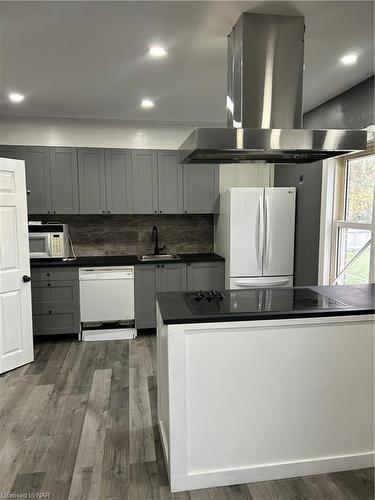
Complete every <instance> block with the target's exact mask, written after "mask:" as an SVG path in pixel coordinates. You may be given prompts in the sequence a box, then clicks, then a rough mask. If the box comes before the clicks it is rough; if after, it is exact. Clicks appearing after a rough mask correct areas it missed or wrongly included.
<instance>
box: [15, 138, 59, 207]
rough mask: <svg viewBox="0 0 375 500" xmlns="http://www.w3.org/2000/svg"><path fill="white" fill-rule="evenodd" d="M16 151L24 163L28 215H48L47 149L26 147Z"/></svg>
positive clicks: (49, 173)
mask: <svg viewBox="0 0 375 500" xmlns="http://www.w3.org/2000/svg"><path fill="white" fill-rule="evenodd" d="M17 150H18V152H17V155H18V157H19V158H21V159H22V160H24V161H25V172H26V189H27V192H28V196H27V208H28V212H29V214H50V213H51V211H52V205H51V170H50V163H49V148H47V147H39V146H26V147H20V148H17Z"/></svg>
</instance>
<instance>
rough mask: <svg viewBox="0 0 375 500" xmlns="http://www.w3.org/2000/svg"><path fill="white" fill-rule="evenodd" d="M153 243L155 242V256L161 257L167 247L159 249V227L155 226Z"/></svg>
mask: <svg viewBox="0 0 375 500" xmlns="http://www.w3.org/2000/svg"><path fill="white" fill-rule="evenodd" d="M151 241H155V248H154V254H155V255H160V252H162V251H163V250H164V248H165V245H164V246H163V247H159V234H158V228H157V226H154V227H153V228H152V233H151Z"/></svg>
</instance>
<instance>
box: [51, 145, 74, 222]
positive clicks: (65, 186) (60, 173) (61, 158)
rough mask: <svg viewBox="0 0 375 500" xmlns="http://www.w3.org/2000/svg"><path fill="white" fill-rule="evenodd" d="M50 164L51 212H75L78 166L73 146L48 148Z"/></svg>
mask: <svg viewBox="0 0 375 500" xmlns="http://www.w3.org/2000/svg"><path fill="white" fill-rule="evenodd" d="M49 153H50V165H51V194H52V212H53V213H54V214H77V213H78V212H79V199H78V166H77V150H76V149H75V148H65V147H53V148H49Z"/></svg>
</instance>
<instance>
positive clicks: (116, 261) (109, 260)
mask: <svg viewBox="0 0 375 500" xmlns="http://www.w3.org/2000/svg"><path fill="white" fill-rule="evenodd" d="M178 256H179V257H180V258H179V259H178V260H162V259H160V260H158V261H157V262H156V261H141V260H139V259H138V257H137V255H94V256H90V257H77V258H76V259H72V260H66V261H63V260H61V259H31V260H30V267H31V269H33V268H37V267H94V266H95V267H96V266H100V267H102V266H135V265H142V266H143V265H148V264H167V263H168V262H170V263H176V262H177V263H178V262H181V263H188V262H215V261H222V260H224V257H221V255H218V254H216V253H183V254H178Z"/></svg>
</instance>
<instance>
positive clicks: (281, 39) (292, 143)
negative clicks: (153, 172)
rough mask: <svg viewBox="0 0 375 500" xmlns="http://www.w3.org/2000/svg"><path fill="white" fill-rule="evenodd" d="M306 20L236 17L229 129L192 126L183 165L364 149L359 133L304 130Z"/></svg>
mask: <svg viewBox="0 0 375 500" xmlns="http://www.w3.org/2000/svg"><path fill="white" fill-rule="evenodd" d="M304 31H305V26H304V18H303V17H292V16H273V15H265V14H252V13H245V14H242V15H241V17H240V18H239V19H238V21H237V23H236V24H235V26H234V28H233V30H232V32H231V33H230V35H229V36H228V73H227V128H197V129H195V130H194V131H193V132H192V133H191V134H190V135H189V137H188V138H187V139H186V141H185V142H184V143H183V144H182V145H181V146H180V148H179V150H180V161H181V162H182V163H240V162H254V161H256V162H262V163H308V162H313V161H317V160H323V159H325V158H329V157H332V156H338V155H341V154H344V153H348V152H351V151H360V150H363V149H365V148H366V138H367V134H366V132H365V131H363V130H333V129H330V130H308V129H301V126H302V81H303V58H304Z"/></svg>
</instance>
